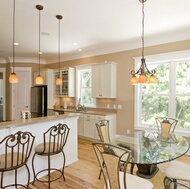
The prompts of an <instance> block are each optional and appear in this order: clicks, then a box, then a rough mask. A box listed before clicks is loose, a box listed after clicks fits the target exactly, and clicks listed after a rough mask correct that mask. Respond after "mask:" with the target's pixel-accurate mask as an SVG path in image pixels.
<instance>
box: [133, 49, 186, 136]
mask: <svg viewBox="0 0 190 189" xmlns="http://www.w3.org/2000/svg"><path fill="white" fill-rule="evenodd" d="M140 60H141V57H135V58H134V64H135V70H137V69H138V68H139V66H140ZM183 60H189V61H190V50H186V51H178V52H172V53H164V54H157V55H151V56H146V64H147V66H148V65H153V64H159V63H164V62H168V63H169V64H170V66H169V72H170V75H169V77H170V78H169V79H170V80H171V81H173V82H172V83H170V85H169V91H170V92H169V94H168V96H169V99H172V100H169V110H168V113H169V115H170V116H172V115H174V117H175V111H176V110H175V105H174V104H172V102H174V101H175V97H176V93H175V85H176V82H175V81H176V80H175V77H176V76H175V73H176V70H175V66H174V64H175V62H176V61H183ZM134 87H135V90H134V128H135V129H136V130H146V129H148V128H149V127H150V124H149V125H148V124H142V122H141V120H140V118H141V112H142V98H141V97H142V90H141V85H135V86H134ZM173 92H174V93H173ZM158 96H159V95H158ZM160 96H161V95H160ZM153 129H156V127H153ZM175 132H176V133H178V134H181V135H183V136H187V137H189V136H190V129H182V128H176V130H175Z"/></svg>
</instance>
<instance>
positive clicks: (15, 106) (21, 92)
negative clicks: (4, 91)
mask: <svg viewBox="0 0 190 189" xmlns="http://www.w3.org/2000/svg"><path fill="white" fill-rule="evenodd" d="M14 70H15V73H16V74H17V76H18V79H19V81H18V83H15V84H12V85H11V88H12V90H11V92H12V95H11V96H12V115H11V120H19V119H20V112H21V111H22V110H28V111H29V110H30V88H31V68H23V67H16V68H14Z"/></svg>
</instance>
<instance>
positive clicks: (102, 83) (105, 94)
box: [92, 62, 117, 98]
mask: <svg viewBox="0 0 190 189" xmlns="http://www.w3.org/2000/svg"><path fill="white" fill-rule="evenodd" d="M116 74H117V63H115V62H110V63H104V64H95V65H93V66H92V97H93V98H116V82H117V78H116V76H117V75H116Z"/></svg>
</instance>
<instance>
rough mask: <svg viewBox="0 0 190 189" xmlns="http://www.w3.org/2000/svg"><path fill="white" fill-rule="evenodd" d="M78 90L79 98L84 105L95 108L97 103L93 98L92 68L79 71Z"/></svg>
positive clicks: (79, 69)
mask: <svg viewBox="0 0 190 189" xmlns="http://www.w3.org/2000/svg"><path fill="white" fill-rule="evenodd" d="M77 89H78V90H77V98H78V99H80V102H81V104H82V105H85V106H88V107H92V106H95V101H94V99H93V98H92V71H91V67H90V66H83V67H81V68H78V69H77ZM76 103H78V102H76Z"/></svg>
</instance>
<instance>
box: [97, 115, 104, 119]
mask: <svg viewBox="0 0 190 189" xmlns="http://www.w3.org/2000/svg"><path fill="white" fill-rule="evenodd" d="M95 119H96V120H103V119H106V116H104V115H95Z"/></svg>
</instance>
